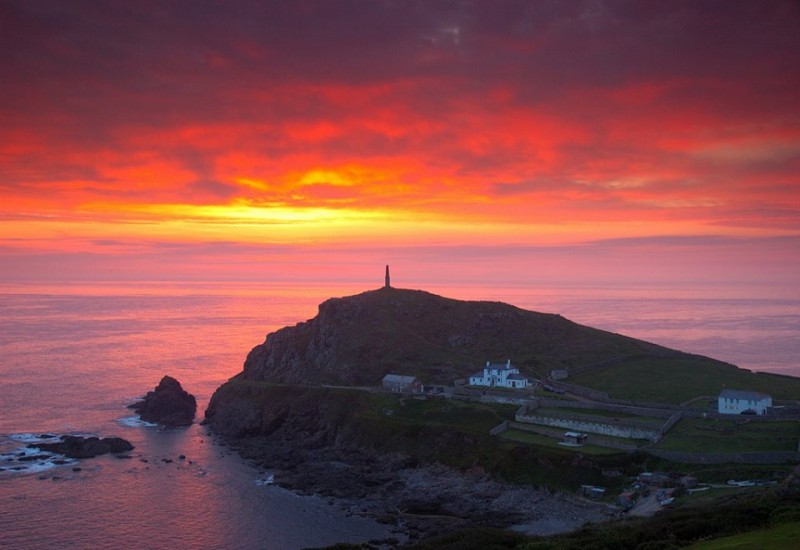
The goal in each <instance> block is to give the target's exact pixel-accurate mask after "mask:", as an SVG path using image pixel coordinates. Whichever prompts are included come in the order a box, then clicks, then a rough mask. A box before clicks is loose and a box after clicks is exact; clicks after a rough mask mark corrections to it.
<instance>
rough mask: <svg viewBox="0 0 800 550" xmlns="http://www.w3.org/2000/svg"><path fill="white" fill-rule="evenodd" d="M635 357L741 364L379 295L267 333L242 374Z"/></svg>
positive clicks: (369, 376)
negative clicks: (507, 360)
mask: <svg viewBox="0 0 800 550" xmlns="http://www.w3.org/2000/svg"><path fill="white" fill-rule="evenodd" d="M628 357H639V358H643V360H644V361H648V360H651V359H652V360H653V361H657V365H658V367H659V370H663V369H666V372H667V373H668V376H670V377H671V376H672V375H671V374H669V373H670V372H671V371H672V370H673V369H674V370H685V369H686V368H687V367H686V365H690V366H691V367H692V368H695V369H700V370H702V369H706V368H708V369H709V370H714V369H716V370H725V369H726V368H727V369H733V368H734V367H732V366H730V365H726V364H724V363H721V362H719V361H715V360H713V359H709V358H704V357H698V356H690V355H687V354H684V353H681V352H678V351H675V350H669V349H667V348H664V347H661V346H658V345H656V344H652V343H648V342H644V341H641V340H636V339H634V338H628V337H625V336H621V335H619V334H614V333H610V332H606V331H602V330H599V329H595V328H591V327H587V326H584V325H579V324H577V323H574V322H572V321H569V320H568V319H565V318H563V317H561V316H559V315H553V314H547V313H538V312H534V311H526V310H522V309H519V308H517V307H514V306H512V305H509V304H503V303H500V302H480V301H462V300H453V299H449V298H444V297H442V296H437V295H434V294H430V293H428V292H423V291H419V290H403V289H380V290H376V291H370V292H364V293H362V294H358V295H355V296H348V297H345V298H335V299H331V300H327V301H326V302H324V303H323V304H321V305H320V308H319V314H318V315H317V316H316V317H314V318H313V319H311V320H309V321H307V322H304V323H300V324H298V325H296V326H294V327H286V328H284V329H281V330H279V331H277V332H276V333H273V334H271V335H269V336H268V337H267V340H266V342H265V343H264V344H262V345H261V346H257V347H256V348H255V349H254V350H253V351H252V352H251V354H250V356H248V359H247V361H246V363H245V377H247V378H251V379H260V380H267V381H272V382H282V383H307V381H308V380H316V381H319V382H322V383H328V384H343V385H348V384H353V385H375V384H378V383H379V382H380V380H381V378H383V376H384V375H385V374H387V373H397V374H409V375H416V376H419V377H421V378H422V379H423V380H424V381H425V382H426V383H444V384H450V383H452V382H453V380H455V379H457V378H465V377H467V376H469V375H470V374H472V373H474V372H475V371H477V370H480V369H481V368H482V366H483V365H484V364H485V363H486V361H505V360H506V359H511V361H512V362H513V363H514V364H515V365H516V366H517V367H519V368H520V370H521V371H522V372H523V374H527V375H528V376H533V377H537V378H542V377H545V376H546V375H547V374H548V373H549V371H550V370H551V369H553V368H564V367H581V366H585V365H591V364H595V363H598V362H608V363H611V364H615V363H619V362H620V361H623V363H621V364H622V366H625V363H624V360H625V358H628ZM662 367H663V369H662ZM614 369H616V367H614ZM594 382H596V381H594V380H593V381H592V383H594ZM650 385H651V384H650ZM693 396H694V395H693Z"/></svg>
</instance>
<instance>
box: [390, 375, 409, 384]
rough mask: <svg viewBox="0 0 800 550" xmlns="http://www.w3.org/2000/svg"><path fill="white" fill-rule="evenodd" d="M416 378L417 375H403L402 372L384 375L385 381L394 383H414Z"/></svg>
mask: <svg viewBox="0 0 800 550" xmlns="http://www.w3.org/2000/svg"><path fill="white" fill-rule="evenodd" d="M416 379H417V377H416V376H403V375H402V374H387V375H386V376H384V377H383V381H384V382H390V383H393V384H413V383H414V380H416Z"/></svg>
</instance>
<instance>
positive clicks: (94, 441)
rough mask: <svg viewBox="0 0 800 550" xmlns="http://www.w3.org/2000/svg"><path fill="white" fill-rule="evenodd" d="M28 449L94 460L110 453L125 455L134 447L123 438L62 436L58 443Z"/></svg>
mask: <svg viewBox="0 0 800 550" xmlns="http://www.w3.org/2000/svg"><path fill="white" fill-rule="evenodd" d="M28 447H31V448H35V449H39V450H41V451H47V452H50V453H57V454H60V455H64V456H66V457H69V458H93V457H96V456H99V455H104V454H108V453H124V452H127V451H131V450H133V445H131V443H130V442H129V441H127V440H125V439H122V438H121V437H104V438H102V439H100V438H98V437H79V436H75V435H62V436H61V441H59V442H57V443H35V444H31V445H28Z"/></svg>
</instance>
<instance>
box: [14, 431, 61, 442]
mask: <svg viewBox="0 0 800 550" xmlns="http://www.w3.org/2000/svg"><path fill="white" fill-rule="evenodd" d="M59 437H60V436H58V435H56V434H51V433H38V434H11V435H9V436H8V438H9V439H11V440H13V441H19V442H20V443H25V444H32V443H52V442H53V441H55V440H57V439H59Z"/></svg>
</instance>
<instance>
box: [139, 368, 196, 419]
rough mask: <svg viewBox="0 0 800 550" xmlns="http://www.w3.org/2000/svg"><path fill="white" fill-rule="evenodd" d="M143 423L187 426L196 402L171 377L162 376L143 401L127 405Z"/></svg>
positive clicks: (193, 413) (194, 411) (194, 410)
mask: <svg viewBox="0 0 800 550" xmlns="http://www.w3.org/2000/svg"><path fill="white" fill-rule="evenodd" d="M129 407H130V408H132V409H134V411H135V412H136V414H138V415H139V417H140V418H141V419H142V420H144V421H145V422H155V423H158V424H161V425H163V426H169V427H177V426H189V425H191V424H192V422H193V421H194V415H195V413H196V412H197V400H196V399H195V398H194V396H193V395H192V394H190V393H189V392H187V391H186V390H184V389H183V388H182V387H181V384H180V382H178V381H177V380H175V379H174V378H172V377H171V376H164V377H163V378H162V379H161V382H159V383H158V386H156V389H155V390H153V391H150V392H147V395H145V397H144V399H142V400H141V401H139V402H137V403H134V404H132V405H129Z"/></svg>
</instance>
